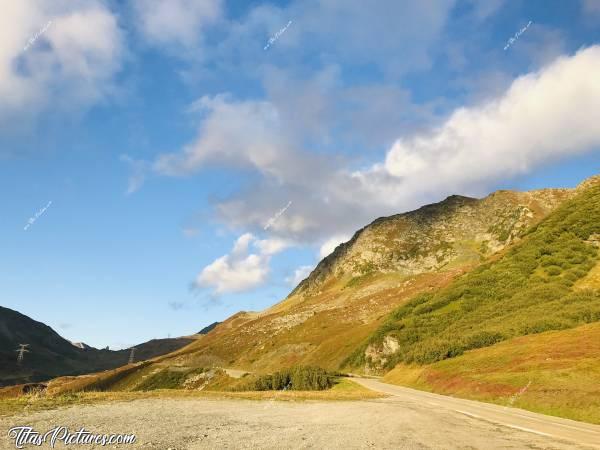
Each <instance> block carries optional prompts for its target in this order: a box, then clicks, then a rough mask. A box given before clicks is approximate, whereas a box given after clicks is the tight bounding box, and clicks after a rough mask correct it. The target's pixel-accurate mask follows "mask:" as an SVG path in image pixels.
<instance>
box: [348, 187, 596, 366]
mask: <svg viewBox="0 0 600 450" xmlns="http://www.w3.org/2000/svg"><path fill="white" fill-rule="evenodd" d="M598 234H600V183H599V182H598V179H596V180H595V182H593V183H590V184H589V185H588V186H587V188H586V189H581V192H580V193H579V194H578V195H577V196H575V197H574V198H572V199H571V200H568V201H566V202H565V203H564V204H563V205H561V206H560V207H559V208H558V209H557V210H556V211H554V212H553V213H551V214H550V215H549V216H548V217H547V218H546V219H544V220H543V221H542V222H540V223H539V224H538V225H537V226H534V227H533V228H531V229H530V230H529V231H528V233H527V235H526V237H525V239H524V240H523V241H522V242H521V243H519V244H517V245H516V246H514V247H513V248H512V249H510V250H508V251H507V252H506V253H505V254H504V255H502V256H501V257H500V258H498V259H496V260H494V261H489V262H487V263H485V264H483V265H481V266H480V267H478V268H476V269H475V270H473V271H472V272H470V273H468V274H466V275H464V276H462V277H460V278H459V279H457V280H456V281H455V282H453V283H452V284H451V285H449V286H448V287H446V288H444V289H441V290H439V291H437V292H434V293H424V294H421V295H418V296H416V297H415V298H413V299H412V300H411V301H410V302H408V303H407V304H405V305H403V306H401V307H400V308H398V309H397V310H395V311H394V312H393V313H392V314H391V315H390V316H389V317H388V319H387V320H386V321H385V323H384V324H383V325H382V326H381V327H380V328H379V329H378V330H377V331H376V332H375V333H373V334H372V335H371V336H370V337H369V338H368V339H367V341H366V342H364V343H363V345H362V346H361V347H359V348H358V349H357V350H356V351H355V352H354V353H353V354H352V355H351V356H350V357H349V358H348V359H347V360H346V364H347V365H350V366H355V367H356V366H363V365H365V364H366V366H367V367H371V368H373V369H391V368H392V367H394V366H395V365H396V364H397V363H399V362H403V363H413V362H414V363H418V364H427V363H433V362H435V361H440V360H443V359H446V358H452V357H455V356H458V355H460V354H462V353H463V352H464V351H466V350H469V349H474V348H479V347H486V346H490V345H493V344H494V343H496V342H499V341H503V340H506V339H510V338H513V337H516V336H522V335H527V334H534V333H540V332H544V331H548V330H561V329H568V328H573V327H575V326H578V325H581V324H584V323H589V322H595V321H599V320H600V291H599V290H598V289H593V288H587V289H575V288H574V284H575V283H577V282H578V281H579V280H580V279H582V278H583V277H585V276H586V275H587V274H588V272H589V271H590V269H592V268H593V267H594V265H595V264H596V261H597V258H598V249H597V247H596V246H595V245H594V244H596V245H597V236H598ZM382 355H383V356H382Z"/></svg>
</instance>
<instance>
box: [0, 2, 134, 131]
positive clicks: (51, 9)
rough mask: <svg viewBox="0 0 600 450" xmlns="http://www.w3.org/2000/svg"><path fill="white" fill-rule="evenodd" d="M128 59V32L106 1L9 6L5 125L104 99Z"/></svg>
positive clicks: (1, 44) (1, 72)
mask: <svg viewBox="0 0 600 450" xmlns="http://www.w3.org/2000/svg"><path fill="white" fill-rule="evenodd" d="M49 22H51V25H50V26H47V25H48V23H49ZM44 28H46V29H45V31H44V32H43V33H40V30H42V29H44ZM36 36H37V38H35V37H36ZM34 38H35V42H32V43H30V44H29V45H28V42H29V41H30V39H34ZM25 47H27V48H26V50H25ZM122 54H123V43H122V33H121V31H120V29H119V27H118V25H117V20H116V18H115V17H114V15H113V14H112V13H111V11H110V10H109V9H108V8H106V6H105V5H104V2H101V1H95V0H92V1H89V2H84V1H78V0H76V1H67V0H57V1H55V2H37V1H34V0H21V1H18V2H6V4H5V5H3V9H2V14H1V15H0V98H2V104H1V105H0V125H2V124H5V125H6V123H8V122H9V121H11V119H12V120H15V119H19V118H22V117H33V116H35V115H36V114H38V113H39V112H41V111H42V110H43V109H44V108H46V107H49V106H50V105H52V108H53V110H54V111H56V110H59V109H60V108H77V107H81V106H86V105H89V104H90V103H93V102H96V101H99V100H102V99H103V98H104V97H106V95H107V94H108V93H110V92H111V89H112V88H113V86H112V81H113V76H114V75H115V73H116V72H117V71H118V70H119V69H120V66H121V57H122Z"/></svg>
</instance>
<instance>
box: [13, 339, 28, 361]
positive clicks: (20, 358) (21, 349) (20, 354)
mask: <svg viewBox="0 0 600 450" xmlns="http://www.w3.org/2000/svg"><path fill="white" fill-rule="evenodd" d="M27 347H29V344H19V348H18V349H17V350H16V352H17V353H18V354H17V364H21V363H22V362H23V358H24V356H25V353H26V352H27V353H28V352H29V350H27Z"/></svg>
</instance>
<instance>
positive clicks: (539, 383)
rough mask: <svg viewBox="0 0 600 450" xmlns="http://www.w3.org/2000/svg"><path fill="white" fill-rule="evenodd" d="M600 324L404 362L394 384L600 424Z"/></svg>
mask: <svg viewBox="0 0 600 450" xmlns="http://www.w3.org/2000/svg"><path fill="white" fill-rule="evenodd" d="M599 356H600V322H595V323H591V324H586V325H581V326H579V327H576V328H572V329H569V330H560V331H547V332H544V333H540V334H534V335H528V336H522V337H518V338H514V339H511V340H509V341H505V342H501V343H499V344H496V345H493V346H490V347H485V348H480V349H476V350H471V351H468V352H466V353H465V354H464V355H461V356H458V357H456V358H451V359H445V360H443V361H439V362H436V363H433V364H428V365H414V364H413V365H406V364H400V365H398V366H397V367H396V368H394V369H393V370H391V371H390V372H388V373H387V374H386V376H385V377H384V381H386V382H388V383H395V384H400V385H403V386H410V387H413V388H417V389H422V390H426V391H432V392H437V393H440V394H446V395H452V396H457V397H464V398H470V399H473V400H480V401H486V402H493V403H498V404H500V405H503V406H508V407H515V408H525V409H528V410H531V411H536V412H540V413H543V414H550V415H556V416H562V417H568V418H570V419H574V420H583V421H587V422H593V423H598V424H600V382H599V381H600V357H599Z"/></svg>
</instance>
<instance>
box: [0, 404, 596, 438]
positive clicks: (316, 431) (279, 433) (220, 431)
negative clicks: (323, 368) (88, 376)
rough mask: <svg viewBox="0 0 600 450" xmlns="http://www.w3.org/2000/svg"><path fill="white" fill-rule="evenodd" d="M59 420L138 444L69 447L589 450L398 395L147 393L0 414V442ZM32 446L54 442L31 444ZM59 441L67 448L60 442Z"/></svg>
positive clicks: (42, 428) (67, 425)
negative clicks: (297, 398) (313, 397)
mask: <svg viewBox="0 0 600 450" xmlns="http://www.w3.org/2000/svg"><path fill="white" fill-rule="evenodd" d="M24 425H29V426H32V427H33V428H34V429H35V430H36V431H39V432H45V431H47V430H50V429H52V428H54V427H55V426H57V425H60V426H66V427H68V428H69V429H70V430H71V431H76V430H78V429H79V428H80V427H82V426H84V427H85V428H86V429H87V430H88V431H91V432H94V433H134V434H136V436H137V442H136V444H134V445H121V446H119V447H113V446H108V447H100V446H93V445H85V446H69V447H68V448H71V449H72V448H89V449H93V448H135V449H160V450H167V449H169V448H170V449H177V450H183V449H204V448H257V449H258V448H260V449H275V448H277V449H282V448H284V449H285V448H289V449H295V448H314V449H337V448H344V449H355V448H377V449H444V450H447V449H486V450H488V449H500V448H501V449H523V448H531V449H583V448H587V447H583V446H576V445H574V444H571V443H569V442H566V441H558V440H555V439H552V438H549V437H546V436H541V435H536V434H532V433H528V432H525V431H521V430H516V429H511V428H507V427H504V426H499V425H495V424H493V423H490V422H487V421H482V420H479V419H476V418H473V417H468V416H465V415H462V414H458V413H449V412H448V410H445V409H440V408H433V407H431V406H430V405H427V404H419V403H418V402H414V401H412V400H409V401H406V400H402V399H400V398H398V397H388V398H385V399H378V400H369V401H347V402H321V401H319V402H316V401H314V402H284V401H275V402H264V401H262V402H261V401H252V400H216V399H198V398H195V399H191V398H190V399H183V400H180V399H143V400H135V401H131V402H118V403H112V404H99V405H88V406H81V405H80V406H75V407H70V408H66V409H61V410H54V411H42V412H36V413H31V414H28V415H21V416H17V417H8V418H6V417H4V418H0V448H2V449H14V448H15V447H14V443H13V442H12V441H10V440H9V439H8V437H7V434H6V432H7V430H8V429H9V428H10V427H12V426H24ZM26 448H50V447H49V446H48V445H45V446H42V447H33V446H28V447H26ZM56 448H66V447H63V446H61V445H57V447H56Z"/></svg>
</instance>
